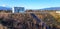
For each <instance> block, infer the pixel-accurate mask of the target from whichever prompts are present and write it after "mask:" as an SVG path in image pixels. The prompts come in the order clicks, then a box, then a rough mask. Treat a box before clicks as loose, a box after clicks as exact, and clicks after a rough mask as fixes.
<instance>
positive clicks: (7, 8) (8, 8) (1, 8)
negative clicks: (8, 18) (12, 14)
mask: <svg viewBox="0 0 60 29" xmlns="http://www.w3.org/2000/svg"><path fill="white" fill-rule="evenodd" d="M11 9H12V8H10V7H3V6H0V10H11Z"/></svg>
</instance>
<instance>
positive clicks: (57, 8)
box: [42, 7, 60, 10]
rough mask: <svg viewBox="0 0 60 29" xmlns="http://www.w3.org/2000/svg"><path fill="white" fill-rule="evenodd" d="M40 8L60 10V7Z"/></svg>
mask: <svg viewBox="0 0 60 29" xmlns="http://www.w3.org/2000/svg"><path fill="white" fill-rule="evenodd" d="M42 10H60V7H51V8H44V9H42Z"/></svg>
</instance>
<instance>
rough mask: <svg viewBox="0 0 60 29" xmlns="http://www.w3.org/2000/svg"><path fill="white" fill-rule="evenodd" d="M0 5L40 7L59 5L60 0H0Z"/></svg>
mask: <svg viewBox="0 0 60 29" xmlns="http://www.w3.org/2000/svg"><path fill="white" fill-rule="evenodd" d="M0 6H6V7H14V6H17V7H25V8H26V9H41V8H48V7H60V0H0Z"/></svg>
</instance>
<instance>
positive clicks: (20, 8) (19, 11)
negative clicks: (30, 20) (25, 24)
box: [13, 7, 24, 13]
mask: <svg viewBox="0 0 60 29" xmlns="http://www.w3.org/2000/svg"><path fill="white" fill-rule="evenodd" d="M22 12H24V7H14V8H13V13H22Z"/></svg>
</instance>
